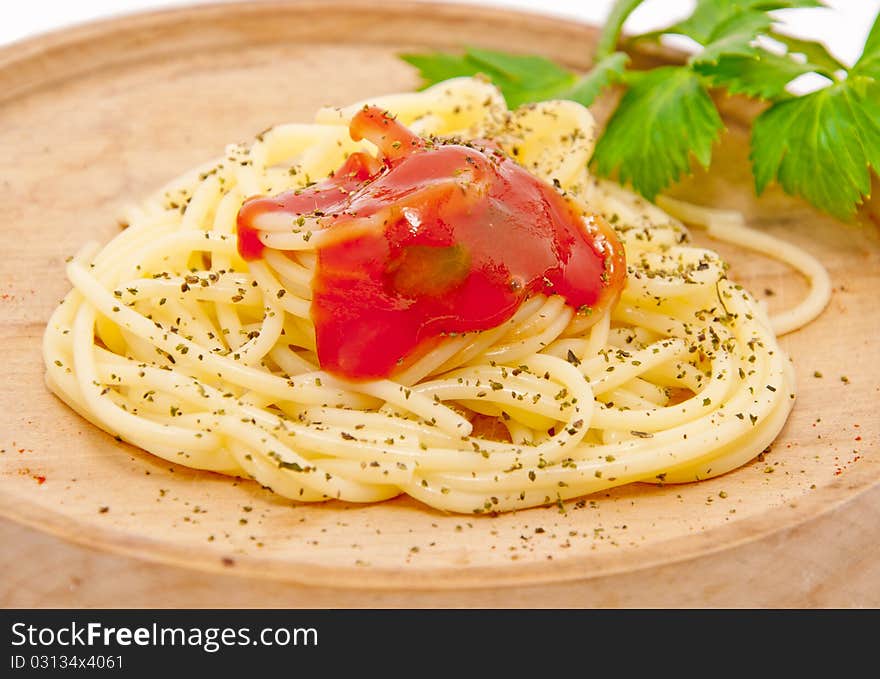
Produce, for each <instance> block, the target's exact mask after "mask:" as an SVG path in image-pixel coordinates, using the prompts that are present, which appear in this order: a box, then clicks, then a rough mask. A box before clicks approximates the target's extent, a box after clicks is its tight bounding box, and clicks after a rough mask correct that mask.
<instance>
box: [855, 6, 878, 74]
mask: <svg viewBox="0 0 880 679" xmlns="http://www.w3.org/2000/svg"><path fill="white" fill-rule="evenodd" d="M853 72H854V73H858V74H861V75H869V76H872V77H874V78H880V12H878V13H877V17H876V18H875V19H874V25H873V26H872V27H871V31H870V33H868V39H867V40H866V41H865V49H864V50H863V51H862V57H861V58H860V59H859V60H858V62H857V63H856V65H855V66H854V67H853Z"/></svg>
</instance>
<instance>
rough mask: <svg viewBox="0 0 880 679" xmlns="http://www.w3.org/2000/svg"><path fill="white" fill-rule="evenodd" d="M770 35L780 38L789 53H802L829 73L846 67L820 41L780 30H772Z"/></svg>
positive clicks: (831, 73) (775, 38)
mask: <svg viewBox="0 0 880 679" xmlns="http://www.w3.org/2000/svg"><path fill="white" fill-rule="evenodd" d="M769 36H770V37H771V38H773V39H774V40H778V41H779V42H781V43H782V44H784V45H785V46H786V47H787V48H788V53H789V54H802V55H804V56H805V57H806V59H807V61H809V62H810V63H811V64H814V65H815V66H816V67H818V68H820V69H823V70H822V72H823V73H825V74H827V75H834V73H835V72H836V71H839V70H841V69H845V68H846V67H845V66H844V65H843V64H841V63H840V62H839V61H838V60H837V59H836V58H835V57H834V56H833V55H832V54H831V52H829V51H828V48H826V47H825V45H823V44H822V43H820V42H816V41H814V40H801V39H800V38H794V37H792V36H790V35H785V34H784V33H779V32H778V31H770V33H769Z"/></svg>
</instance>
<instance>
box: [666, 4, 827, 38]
mask: <svg viewBox="0 0 880 679" xmlns="http://www.w3.org/2000/svg"><path fill="white" fill-rule="evenodd" d="M797 7H822V3H821V2H818V1H817V0H697V6H696V7H695V8H694V12H693V14H691V15H690V16H689V17H688V18H687V19H685V20H684V21H681V22H679V23H677V24H674V25H672V26H670V27H669V28H666V29H663V30H662V31H656V33H660V34H663V33H677V34H679V35H686V36H688V37H689V38H693V39H694V40H696V41H697V42H698V43H700V44H701V45H705V44H707V43H709V42H710V41H711V39H712V35H713V34H714V33H715V32H716V31H717V30H718V28H719V27H720V26H722V25H724V24H725V23H726V22H728V21H730V20H731V19H733V18H734V17H736V16H737V15H738V14H744V13H746V14H762V13H766V12H770V11H773V10H777V9H794V8H797Z"/></svg>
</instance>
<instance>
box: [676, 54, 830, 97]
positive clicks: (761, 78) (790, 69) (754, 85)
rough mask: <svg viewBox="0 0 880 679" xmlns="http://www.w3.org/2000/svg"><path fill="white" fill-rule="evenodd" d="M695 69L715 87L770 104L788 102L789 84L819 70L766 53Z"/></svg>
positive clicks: (740, 57)
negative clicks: (771, 101)
mask: <svg viewBox="0 0 880 679" xmlns="http://www.w3.org/2000/svg"><path fill="white" fill-rule="evenodd" d="M693 68H694V70H695V71H697V73H699V74H700V75H702V76H704V77H705V78H706V79H707V80H708V81H709V83H710V84H711V85H712V86H713V87H724V88H726V89H727V91H728V92H730V93H731V94H745V95H746V96H749V97H755V98H759V99H768V100H775V99H780V98H786V97H787V92H786V91H785V86H786V85H788V83H790V82H791V81H792V80H794V79H795V78H797V77H798V76H800V75H803V74H804V73H811V72H812V71H814V70H815V67H814V66H813V65H812V64H808V63H799V62H797V61H795V60H794V59H792V58H791V57H788V56H780V55H778V54H773V53H771V52H767V51H765V50H758V52H757V53H756V55H755V56H753V57H743V56H722V57H721V58H720V59H719V60H718V61H717V62H715V63H704V62H700V63H696V64H694V66H693Z"/></svg>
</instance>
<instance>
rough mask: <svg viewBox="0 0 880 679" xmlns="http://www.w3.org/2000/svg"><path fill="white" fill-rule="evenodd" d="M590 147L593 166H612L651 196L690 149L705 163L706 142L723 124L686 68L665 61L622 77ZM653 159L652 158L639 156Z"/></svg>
mask: <svg viewBox="0 0 880 679" xmlns="http://www.w3.org/2000/svg"><path fill="white" fill-rule="evenodd" d="M628 82H629V84H630V87H629V89H628V90H627V92H626V94H624V95H623V99H621V101H620V104H619V105H618V107H617V111H615V113H614V116H613V117H612V118H611V120H609V121H608V125H607V127H606V128H605V132H604V133H603V134H602V136H601V137H600V138H599V142H598V144H597V145H596V151H595V155H594V158H595V163H596V169H597V170H598V171H599V173H600V174H602V175H605V176H608V175H610V174H611V173H612V172H613V171H614V170H617V172H618V176H619V178H620V180H621V181H622V182H630V183H632V186H633V188H634V189H635V190H636V191H638V192H639V193H641V194H642V195H644V196H649V197H654V196H656V195H657V194H658V193H659V192H660V191H662V190H663V189H664V188H666V187H667V186H668V185H669V184H671V183H672V182H673V181H675V180H676V179H678V178H679V177H680V176H681V175H682V174H683V173H685V172H687V171H688V170H689V169H690V166H691V154H693V155H694V156H695V157H696V159H697V160H698V161H699V162H700V163H701V164H702V165H703V166H704V167H708V165H709V161H710V160H711V158H712V142H713V141H715V139H716V138H717V137H718V134H719V133H720V131H721V130H722V128H723V127H724V125H723V123H722V122H721V117H720V116H719V115H718V111H717V110H715V104H713V103H712V99H711V98H710V97H709V95H708V93H707V92H706V90H705V89H704V88H703V86H702V84H701V83H700V79H699V77H698V76H697V75H696V74H694V72H693V71H691V70H690V69H688V68H683V67H679V66H667V67H664V68H655V69H653V70H650V71H644V72H641V73H639V74H638V77H636V78H635V79H631V80H630V81H628ZM645 158H653V159H656V160H657V161H658V162H648V163H646V162H645V161H644V159H645Z"/></svg>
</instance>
